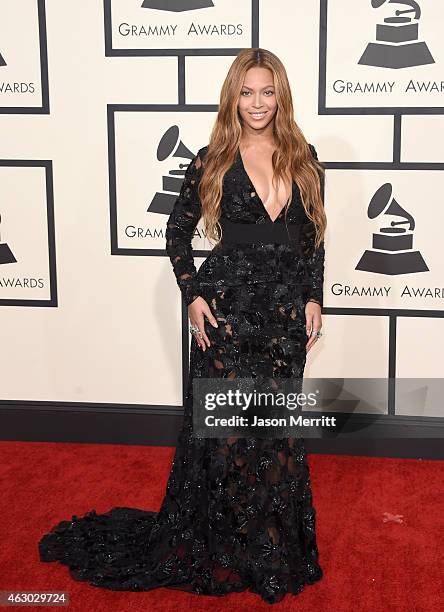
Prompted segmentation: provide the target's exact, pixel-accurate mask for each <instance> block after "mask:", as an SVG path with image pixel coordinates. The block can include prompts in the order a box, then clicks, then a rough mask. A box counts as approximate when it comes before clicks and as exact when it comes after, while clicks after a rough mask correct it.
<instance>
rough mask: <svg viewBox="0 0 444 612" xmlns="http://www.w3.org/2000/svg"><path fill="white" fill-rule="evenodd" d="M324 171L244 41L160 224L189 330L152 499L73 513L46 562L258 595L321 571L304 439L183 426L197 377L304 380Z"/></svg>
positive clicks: (267, 69) (317, 285)
mask: <svg viewBox="0 0 444 612" xmlns="http://www.w3.org/2000/svg"><path fill="white" fill-rule="evenodd" d="M273 170H274V176H273ZM323 180H324V174H323V167H322V165H321V164H320V163H319V162H317V155H316V152H315V149H314V147H313V146H312V145H308V144H307V143H306V141H305V139H304V137H303V135H302V132H301V131H300V129H299V128H298V127H297V125H296V124H295V122H294V119H293V104H292V98H291V92H290V87H289V83H288V79H287V75H286V72H285V69H284V67H283V65H282V63H281V62H280V60H279V59H278V58H277V57H276V56H275V55H274V54H272V53H271V52H269V51H266V50H263V49H246V50H243V51H242V52H241V53H239V55H238V56H237V57H236V59H235V61H234V62H233V64H232V66H231V68H230V70H229V72H228V75H227V77H226V79H225V82H224V84H223V87H222V92H221V99H220V107H219V112H218V115H217V119H216V123H215V126H214V128H213V132H212V135H211V139H210V143H209V144H208V146H205V147H203V148H202V149H200V150H199V152H198V154H197V155H196V156H195V157H194V159H193V160H192V161H191V163H190V164H189V166H188V167H187V170H186V173H185V179H184V183H183V185H182V188H181V192H180V194H179V196H178V198H177V200H176V202H175V205H174V208H173V211H172V213H171V215H170V217H169V219H168V222H167V229H166V248H167V253H168V255H169V257H170V259H171V263H172V265H173V270H174V273H175V275H176V278H177V283H178V285H179V287H180V290H181V292H182V295H183V298H184V300H185V303H186V304H187V306H188V312H189V319H190V322H191V328H190V329H191V331H192V332H193V336H192V342H191V355H190V376H189V380H188V388H187V394H186V403H185V406H184V421H183V428H182V430H181V432H180V435H179V439H178V444H177V449H176V454H175V457H174V461H173V464H172V469H171V473H170V477H169V480H168V484H167V490H166V495H165V498H164V500H163V502H162V507H161V509H160V511H159V513H158V514H156V513H155V512H150V511H147V510H141V509H136V508H113V509H111V510H110V511H109V512H108V513H106V514H101V515H97V514H96V513H95V511H94V510H92V511H91V512H89V513H88V514H87V515H85V516H84V517H81V518H77V517H76V516H75V515H74V516H73V520H72V521H64V522H62V523H60V524H59V525H58V526H55V527H54V528H53V529H52V531H51V532H50V533H48V534H46V535H44V536H43V538H42V540H41V542H40V544H39V550H40V557H41V560H42V561H54V560H59V561H60V562H62V563H65V564H66V565H68V566H69V567H70V573H71V575H72V576H73V578H75V579H77V580H88V581H89V582H90V583H91V584H93V585H96V586H101V587H105V588H109V589H113V590H149V589H153V588H155V587H159V586H167V587H170V588H177V589H181V590H186V591H191V592H194V593H198V594H209V595H224V594H226V593H229V592H233V591H244V590H247V589H249V590H251V591H253V592H255V593H258V594H259V595H260V596H261V597H262V598H263V599H264V600H265V601H267V602H269V603H276V602H278V601H280V600H281V599H282V598H283V597H284V596H285V594H286V593H287V592H289V593H293V594H296V593H299V592H300V591H301V590H302V589H303V588H304V585H305V584H310V583H314V582H316V581H317V580H319V579H320V578H321V577H322V574H323V572H322V569H321V567H320V565H319V563H318V549H317V545H316V534H315V510H314V508H313V505H312V494H311V483H310V477H309V467H308V464H307V461H306V452H305V447H304V443H303V440H302V439H301V438H284V439H282V438H281V439H273V438H266V439H261V438H255V437H245V438H240V437H238V436H231V437H229V438H220V437H219V438H205V437H202V438H196V437H192V430H193V423H192V418H193V410H192V404H193V393H192V392H193V387H192V381H193V379H196V378H215V379H231V380H235V379H236V378H240V377H249V378H257V379H259V378H260V379H263V380H267V379H268V380H270V381H273V382H275V383H277V382H278V381H285V380H287V381H288V380H289V379H290V378H293V379H298V378H299V379H300V378H302V376H303V371H304V367H305V360H306V353H307V352H308V351H309V350H310V349H311V347H312V346H313V344H314V343H315V342H317V341H318V338H319V337H320V335H321V332H320V329H321V326H322V321H321V306H322V288H323V269H324V241H323V236H324V231H325V227H326V218H325V212H324V208H323V200H322V192H323ZM201 217H202V218H203V219H204V225H205V230H206V235H207V236H208V237H209V238H210V239H211V240H215V241H216V245H215V246H214V248H213V250H212V251H211V253H210V255H209V257H207V259H206V260H205V261H204V263H203V264H202V266H201V267H200V269H199V272H197V271H196V268H195V266H194V261H193V256H192V249H191V240H192V237H193V234H194V230H195V228H196V225H197V223H198V221H199V219H200V218H201ZM221 235H222V238H221ZM220 238H221V239H220ZM307 335H308V340H307Z"/></svg>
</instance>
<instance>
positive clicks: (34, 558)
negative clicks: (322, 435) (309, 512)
mask: <svg viewBox="0 0 444 612" xmlns="http://www.w3.org/2000/svg"><path fill="white" fill-rule="evenodd" d="M0 452H1V455H2V456H1V464H0V474H1V482H2V490H1V497H0V505H1V514H0V516H1V530H2V533H1V552H0V590H3V591H5V590H13V591H22V590H27V591H29V590H37V591H46V592H50V591H63V590H65V591H69V593H70V598H71V600H70V605H69V607H68V608H63V607H58V606H57V607H56V608H52V609H57V610H63V609H68V610H69V611H70V612H101V611H102V610H103V611H105V610H109V611H111V612H114V611H118V612H126V611H127V610H131V611H134V612H139V611H140V612H142V611H143V612H150V611H151V610H156V611H157V610H159V611H164V610H165V611H167V610H172V611H174V612H178V611H179V610H182V609H186V608H189V609H192V610H211V612H217V611H220V610H233V611H236V612H243V611H245V612H247V611H248V612H251V611H252V610H254V611H256V610H273V611H274V610H276V611H277V610H292V611H299V610H304V611H307V612H312V611H316V612H324V611H326V612H327V611H328V612H370V611H371V612H375V611H381V612H382V611H383V612H392V611H393V612H431V611H435V610H442V609H444V601H443V599H442V584H443V573H444V566H443V554H442V549H443V518H442V517H443V511H442V510H443V508H442V501H443V495H442V491H443V484H442V483H443V464H442V462H438V461H425V460H415V459H381V458H370V457H347V456H345V457H344V456H335V455H309V463H310V469H311V479H312V486H313V497H314V504H315V507H316V511H317V538H318V547H319V553H320V562H321V565H322V567H323V570H324V577H323V578H322V580H321V581H320V582H318V583H316V584H314V585H309V586H306V588H305V590H304V592H303V593H301V594H299V595H297V596H292V595H287V596H286V597H285V599H284V600H283V602H281V603H279V604H274V605H273V606H270V605H269V604H266V603H265V602H262V600H260V598H259V597H258V596H257V595H256V594H254V593H248V592H245V593H235V594H231V595H229V596H227V597H223V598H217V597H208V596H200V595H191V594H189V593H184V592H180V591H175V590H170V589H165V588H162V589H156V590H154V591H149V592H139V593H129V592H117V591H108V590H105V589H100V588H98V587H94V586H91V585H89V584H87V583H79V582H75V581H73V580H72V579H71V578H70V577H69V574H68V568H67V567H65V566H61V565H60V564H58V563H42V562H40V561H39V558H38V550H37V543H38V540H39V539H40V537H41V535H42V534H43V533H44V532H45V531H47V530H49V529H50V527H52V525H53V524H55V523H56V522H58V521H60V520H62V519H69V518H71V516H72V514H77V515H78V516H80V515H82V514H84V513H85V512H87V511H88V510H91V509H93V508H94V509H95V510H96V511H97V512H105V511H106V510H109V509H110V508H111V507H112V506H135V507H138V508H146V509H152V510H158V509H159V507H160V503H161V501H162V498H163V495H164V493H165V487H166V482H167V478H168V474H169V471H170V464H171V461H172V458H173V454H174V449H173V448H159V447H148V446H120V445H119V446H118V445H93V444H58V443H57V444H53V443H45V442H43V443H35V442H0ZM385 513H388V515H387V514H385ZM384 518H386V519H387V518H388V520H385V521H384ZM25 609H27V608H25Z"/></svg>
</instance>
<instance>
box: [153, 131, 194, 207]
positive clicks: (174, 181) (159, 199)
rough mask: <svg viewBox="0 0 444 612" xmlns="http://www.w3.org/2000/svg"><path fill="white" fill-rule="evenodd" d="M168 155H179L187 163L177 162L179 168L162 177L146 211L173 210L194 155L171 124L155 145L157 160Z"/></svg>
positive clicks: (162, 159) (163, 158)
mask: <svg viewBox="0 0 444 612" xmlns="http://www.w3.org/2000/svg"><path fill="white" fill-rule="evenodd" d="M168 157H179V158H180V159H188V160H189V161H188V163H186V162H185V163H183V162H179V164H178V165H179V168H173V169H171V170H170V171H169V173H168V174H167V175H166V176H165V175H164V176H163V177H162V191H161V192H159V191H156V193H155V194H154V197H153V198H152V200H151V202H150V203H149V205H148V208H147V212H154V213H161V214H163V215H169V214H170V213H171V211H172V210H173V206H174V202H175V201H176V198H177V196H178V195H179V192H180V188H181V187H182V183H183V179H184V176H185V171H186V169H187V167H188V165H189V163H190V161H191V160H192V159H193V157H194V153H192V152H191V151H190V149H189V148H188V147H186V146H185V145H184V144H183V142H182V141H181V140H180V138H179V128H178V126H177V125H172V126H171V127H170V128H168V129H167V131H166V132H165V133H164V135H163V136H162V138H161V139H160V142H159V145H158V147H157V159H158V161H164V160H166V159H167V158H168Z"/></svg>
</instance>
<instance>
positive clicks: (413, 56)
mask: <svg viewBox="0 0 444 612" xmlns="http://www.w3.org/2000/svg"><path fill="white" fill-rule="evenodd" d="M371 3H372V7H373V8H376V9H377V8H380V7H381V6H382V5H383V4H386V3H387V4H401V5H404V6H408V7H410V8H407V9H403V10H395V11H394V15H393V16H392V17H386V18H385V19H384V23H378V24H377V25H376V41H377V42H370V43H368V45H367V48H366V49H365V51H364V53H363V54H362V56H361V59H360V60H359V62H358V64H363V65H365V66H378V67H381V68H409V67H411V66H424V65H426V64H434V63H435V60H434V59H433V57H432V54H431V53H430V51H429V48H428V47H427V43H425V42H424V41H419V40H418V35H419V18H420V17H421V8H420V6H419V4H418V2H415V0H371ZM408 13H413V15H412V16H410V15H408Z"/></svg>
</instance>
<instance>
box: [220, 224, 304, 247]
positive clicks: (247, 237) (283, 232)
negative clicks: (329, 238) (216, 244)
mask: <svg viewBox="0 0 444 612" xmlns="http://www.w3.org/2000/svg"><path fill="white" fill-rule="evenodd" d="M219 223H220V225H221V227H222V240H221V242H222V243H226V242H237V243H241V242H263V243H270V242H278V243H286V242H293V243H297V242H298V241H299V230H300V225H294V224H293V225H288V226H286V225H285V223H283V222H276V223H272V222H271V221H269V222H266V223H234V222H233V221H229V220H228V219H225V218H221V219H220V220H219Z"/></svg>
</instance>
